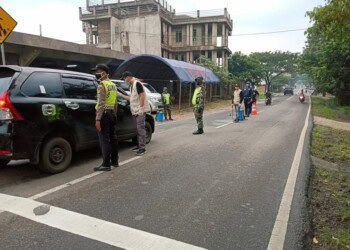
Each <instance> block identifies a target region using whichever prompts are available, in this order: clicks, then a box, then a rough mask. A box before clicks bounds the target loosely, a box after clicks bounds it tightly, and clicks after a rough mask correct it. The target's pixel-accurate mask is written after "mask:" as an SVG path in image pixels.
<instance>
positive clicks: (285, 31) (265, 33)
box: [99, 28, 307, 38]
mask: <svg viewBox="0 0 350 250" xmlns="http://www.w3.org/2000/svg"><path fill="white" fill-rule="evenodd" d="M305 30H307V28H302V29H290V30H279V31H267V32H257V33H243V34H232V35H231V36H256V35H269V34H278V33H289V32H296V31H305ZM99 32H103V33H107V32H108V33H109V32H111V30H99ZM125 32H127V33H129V34H138V35H143V36H148V37H160V36H162V35H161V34H159V33H158V34H155V33H147V32H139V31H130V30H129V31H125ZM121 33H122V32H121ZM163 37H173V38H174V37H176V34H175V35H168V36H166V35H165V34H163ZM182 37H183V38H184V37H185V38H186V37H188V36H187V35H185V34H183V35H182ZM189 37H190V38H193V35H192V34H191V35H190V36H189ZM195 37H197V38H207V37H208V38H211V37H212V36H211V35H209V36H195ZM218 37H221V36H218Z"/></svg>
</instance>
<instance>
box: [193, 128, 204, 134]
mask: <svg viewBox="0 0 350 250" xmlns="http://www.w3.org/2000/svg"><path fill="white" fill-rule="evenodd" d="M203 133H204V131H203V129H198V130H197V131H195V132H193V134H194V135H201V134H203Z"/></svg>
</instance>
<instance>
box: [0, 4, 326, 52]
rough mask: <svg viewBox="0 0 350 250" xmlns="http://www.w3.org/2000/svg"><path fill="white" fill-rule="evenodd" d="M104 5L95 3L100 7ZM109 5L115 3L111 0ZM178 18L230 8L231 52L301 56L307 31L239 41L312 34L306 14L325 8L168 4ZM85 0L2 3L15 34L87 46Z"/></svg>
mask: <svg viewBox="0 0 350 250" xmlns="http://www.w3.org/2000/svg"><path fill="white" fill-rule="evenodd" d="M98 1H101V0H94V2H98ZM109 1H110V0H109ZM168 3H169V4H171V5H172V6H173V7H174V8H175V9H176V11H177V12H188V11H195V10H197V9H199V10H208V9H221V8H225V7H227V8H228V11H229V13H230V14H231V16H232V19H233V23H234V27H233V36H232V37H231V38H230V44H229V47H230V48H231V50H232V51H242V52H244V53H250V52H256V51H274V50H283V51H285V50H289V51H292V52H301V51H302V48H303V46H304V44H305V36H304V31H296V32H287V33H278V34H268V35H249V36H236V35H242V34H251V33H263V32H272V31H283V30H294V29H303V28H307V27H308V26H309V25H310V24H309V19H308V17H306V16H305V13H306V12H307V11H310V10H312V9H313V8H314V7H316V6H320V5H324V0H215V1H204V0H202V1H199V0H168ZM85 4H86V0H50V1H48V0H35V1H33V0H0V6H1V7H3V8H4V9H5V10H6V11H7V12H8V13H9V14H10V15H11V16H12V17H14V18H15V20H16V21H17V22H18V25H17V27H16V29H15V31H18V32H25V33H30V34H36V35H38V34H39V24H42V31H43V36H46V37H51V38H56V39H60V40H66V41H71V42H77V43H85V35H84V33H83V32H82V24H81V22H80V20H79V10H78V7H79V6H85Z"/></svg>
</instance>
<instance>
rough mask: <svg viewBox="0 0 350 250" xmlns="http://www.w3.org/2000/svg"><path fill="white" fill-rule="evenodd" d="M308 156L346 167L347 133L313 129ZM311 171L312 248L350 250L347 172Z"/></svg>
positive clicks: (349, 147)
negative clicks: (312, 173)
mask: <svg viewBox="0 0 350 250" xmlns="http://www.w3.org/2000/svg"><path fill="white" fill-rule="evenodd" d="M311 154H312V155H313V156H316V157H318V158H321V159H324V160H326V161H329V162H333V163H337V164H341V165H342V166H344V167H345V168H346V167H349V163H350V132H349V131H340V130H335V129H332V128H328V127H324V126H315V127H314V129H313V132H312V142H311ZM314 167H315V175H314V177H313V180H312V183H311V185H312V198H311V205H312V211H313V219H312V222H313V233H314V237H315V239H317V241H318V243H317V244H315V243H314V244H313V248H314V249H350V172H345V171H344V172H342V171H334V170H328V169H324V168H321V167H320V166H314ZM349 171H350V169H349Z"/></svg>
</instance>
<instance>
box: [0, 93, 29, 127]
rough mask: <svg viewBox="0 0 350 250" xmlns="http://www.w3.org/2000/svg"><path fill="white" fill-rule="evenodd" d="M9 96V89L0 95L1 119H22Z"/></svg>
mask: <svg viewBox="0 0 350 250" xmlns="http://www.w3.org/2000/svg"><path fill="white" fill-rule="evenodd" d="M9 97H10V93H9V92H8V91H5V92H4V93H3V94H2V95H0V121H9V120H22V119H23V118H22V116H21V115H20V113H18V111H17V110H16V109H15V107H14V106H13V105H12V103H11V101H10V98H9Z"/></svg>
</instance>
